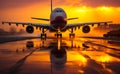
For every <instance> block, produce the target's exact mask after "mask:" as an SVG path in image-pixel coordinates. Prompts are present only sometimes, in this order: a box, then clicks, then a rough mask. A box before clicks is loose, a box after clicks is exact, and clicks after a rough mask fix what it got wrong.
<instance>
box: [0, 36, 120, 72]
mask: <svg viewBox="0 0 120 74" xmlns="http://www.w3.org/2000/svg"><path fill="white" fill-rule="evenodd" d="M0 74H120V42H119V41H114V40H103V39H90V38H76V39H68V38H64V39H54V38H51V39H50V38H49V39H46V40H41V39H38V38H36V39H27V40H21V41H14V42H8V43H1V44H0Z"/></svg>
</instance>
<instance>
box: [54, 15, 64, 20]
mask: <svg viewBox="0 0 120 74" xmlns="http://www.w3.org/2000/svg"><path fill="white" fill-rule="evenodd" d="M55 20H56V21H64V18H63V17H62V16H57V17H56V18H55Z"/></svg>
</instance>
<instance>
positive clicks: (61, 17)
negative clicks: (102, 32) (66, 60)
mask: <svg viewBox="0 0 120 74" xmlns="http://www.w3.org/2000/svg"><path fill="white" fill-rule="evenodd" d="M50 2H51V14H50V19H46V18H35V17H31V19H36V20H44V21H49V22H50V24H42V23H30V22H2V24H9V25H11V24H16V26H18V25H22V26H23V27H24V25H27V27H26V31H27V32H28V33H33V32H34V27H36V29H38V28H39V29H40V31H41V30H42V31H41V32H42V33H41V38H46V37H47V36H46V31H47V30H49V31H50V32H56V34H55V36H56V37H57V38H58V37H60V38H62V32H65V31H67V30H69V31H70V34H69V37H70V38H71V37H75V33H74V30H76V28H78V29H80V27H81V26H82V32H84V33H89V32H90V25H91V26H94V25H98V26H99V25H102V24H104V25H108V23H112V21H107V22H85V23H74V24H68V23H67V21H69V20H74V19H78V18H67V14H66V12H65V11H64V10H63V9H62V8H55V9H54V10H53V1H52V0H50Z"/></svg>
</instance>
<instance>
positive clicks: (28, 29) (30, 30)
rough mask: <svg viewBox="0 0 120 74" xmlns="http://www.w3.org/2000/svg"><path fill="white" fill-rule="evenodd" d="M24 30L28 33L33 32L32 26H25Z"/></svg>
mask: <svg viewBox="0 0 120 74" xmlns="http://www.w3.org/2000/svg"><path fill="white" fill-rule="evenodd" d="M26 32H28V33H33V32H34V28H33V26H27V27H26Z"/></svg>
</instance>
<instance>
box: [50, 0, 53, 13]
mask: <svg viewBox="0 0 120 74" xmlns="http://www.w3.org/2000/svg"><path fill="white" fill-rule="evenodd" d="M50 1H51V2H50V4H51V6H50V7H51V13H52V9H53V1H52V0H50Z"/></svg>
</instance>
